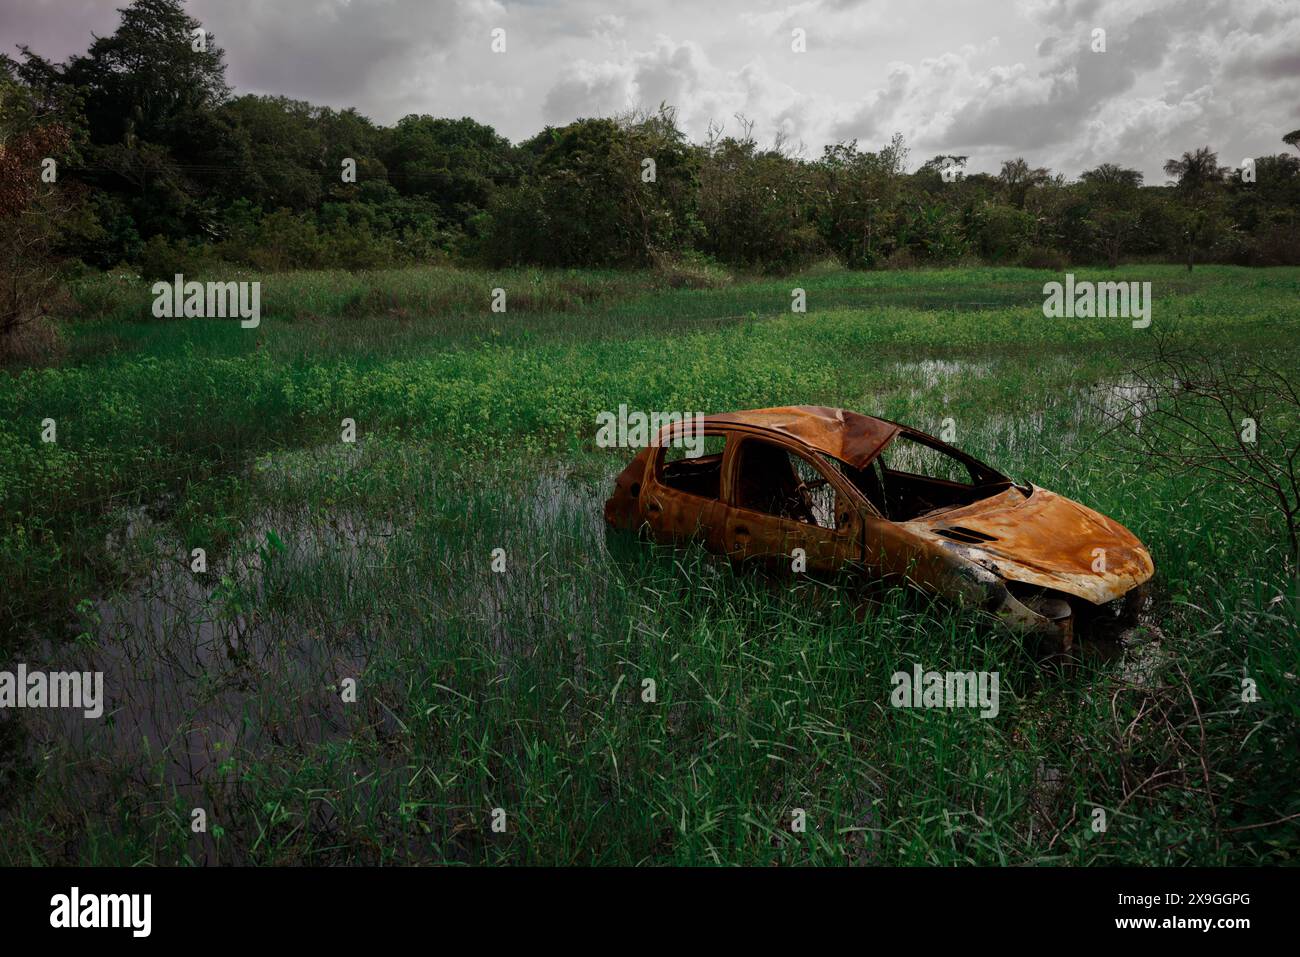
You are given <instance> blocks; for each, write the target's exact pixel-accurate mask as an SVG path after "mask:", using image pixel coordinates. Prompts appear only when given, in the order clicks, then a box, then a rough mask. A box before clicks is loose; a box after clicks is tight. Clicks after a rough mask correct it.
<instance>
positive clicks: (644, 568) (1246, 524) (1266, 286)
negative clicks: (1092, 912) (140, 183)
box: [0, 266, 1300, 864]
mask: <svg viewBox="0 0 1300 957" xmlns="http://www.w3.org/2000/svg"><path fill="white" fill-rule="evenodd" d="M1122 273H1123V275H1120V276H1112V275H1111V274H1108V273H1105V272H1097V273H1092V272H1090V271H1088V270H1078V271H1077V274H1078V275H1079V277H1080V278H1097V279H1111V278H1121V279H1126V280H1131V279H1145V280H1150V281H1151V283H1152V287H1153V294H1154V296H1155V302H1154V306H1153V309H1152V317H1153V327H1160V328H1176V329H1177V330H1178V334H1179V336H1180V337H1181V338H1182V339H1183V340H1185V341H1188V342H1194V343H1196V344H1198V347H1199V348H1203V349H1204V350H1206V351H1207V352H1209V351H1213V352H1215V353H1216V354H1225V353H1230V352H1233V351H1240V352H1243V353H1252V352H1254V353H1259V352H1263V353H1266V354H1268V355H1270V356H1271V357H1273V358H1274V359H1277V360H1279V361H1281V362H1283V363H1289V364H1290V365H1291V367H1292V368H1295V366H1296V360H1297V359H1300V335H1297V333H1298V332H1300V310H1298V309H1297V306H1296V303H1297V302H1298V301H1300V270H1297V269H1270V270H1245V269H1235V268H1229V267H1204V268H1197V270H1196V271H1195V272H1193V273H1190V274H1189V273H1187V272H1185V271H1184V270H1182V269H1179V268H1176V267H1161V266H1149V267H1140V268H1137V267H1135V268H1131V269H1125V270H1122ZM222 278H223V279H229V278H237V277H233V276H223V277H222ZM238 278H260V279H261V280H262V282H263V299H262V301H263V318H262V323H261V325H260V327H258V328H257V329H251V330H245V329H241V328H240V327H239V324H238V323H237V322H232V321H221V320H210V321H209V320H184V321H159V320H155V319H152V318H151V317H150V315H149V303H150V300H151V297H150V295H149V290H148V286H147V285H146V284H144V283H141V282H140V281H139V280H137V279H133V278H129V277H100V278H96V279H93V280H86V281H83V282H82V283H80V284H79V286H78V287H77V288H76V289H75V290H74V296H75V301H76V304H77V306H76V308H77V313H78V315H79V318H77V319H74V320H69V321H67V322H66V323H65V325H64V329H63V345H62V351H61V353H60V354H59V356H58V357H57V359H55V360H52V361H50V362H49V363H46V364H40V365H28V366H23V367H19V366H12V367H10V368H9V369H8V370H6V371H3V372H0V580H3V582H4V590H3V595H0V623H3V632H2V633H0V659H3V660H4V661H6V662H19V661H21V662H26V663H27V664H28V665H29V667H31V668H38V667H46V668H51V669H66V668H74V667H75V668H81V669H91V670H100V671H103V672H104V674H105V685H106V690H107V693H108V696H109V698H110V711H109V712H106V714H105V716H104V717H103V718H101V719H98V720H92V721H87V720H83V719H82V718H81V717H80V714H79V713H77V714H75V715H72V714H71V713H69V712H58V711H41V712H36V711H32V712H23V713H18V712H12V713H10V714H9V715H7V716H6V717H5V718H4V719H0V834H3V835H4V837H3V839H2V840H0V864H25V863H76V862H82V863H95V864H110V863H111V864H139V863H188V862H194V863H210V862H222V863H274V864H292V863H313V864H334V863H412V862H467V863H522V864H557V863H599V864H641V863H651V864H664V863H678V864H735V863H744V864H769V863H788V864H793V863H818V864H835V863H853V864H954V863H958V864H960V863H976V864H1023V863H1075V864H1182V863H1194V864H1251V863H1285V862H1293V861H1295V859H1296V856H1297V852H1298V851H1300V837H1298V836H1297V835H1298V834H1300V831H1298V830H1297V829H1298V828H1300V787H1298V786H1297V784H1296V782H1297V781H1300V733H1298V729H1300V725H1298V723H1297V719H1298V718H1300V682H1298V681H1297V678H1296V675H1297V674H1300V643H1298V642H1297V641H1296V614H1295V609H1296V607H1297V597H1296V595H1295V594H1294V592H1295V586H1294V583H1293V582H1292V581H1291V580H1290V579H1289V577H1288V575H1287V574H1286V571H1285V560H1286V553H1285V548H1284V546H1283V539H1282V532H1281V528H1280V522H1279V521H1278V520H1277V519H1276V518H1275V517H1274V516H1273V515H1271V514H1270V512H1269V510H1268V509H1267V507H1263V506H1260V505H1259V504H1257V503H1256V502H1255V501H1253V500H1251V499H1250V498H1248V497H1247V496H1246V495H1244V494H1243V493H1242V492H1241V490H1240V489H1237V488H1234V487H1232V486H1230V485H1227V484H1224V483H1222V482H1219V481H1217V480H1215V479H1214V478H1213V477H1212V476H1165V475H1161V474H1156V473H1154V472H1152V471H1150V470H1147V469H1142V468H1135V467H1131V466H1123V465H1121V464H1119V462H1118V460H1117V459H1115V458H1114V457H1113V456H1111V455H1110V454H1109V452H1110V451H1111V450H1110V448H1109V447H1108V444H1107V443H1108V441H1109V440H1108V439H1107V438H1105V437H1104V436H1102V434H1101V431H1102V424H1101V422H1100V417H1099V414H1098V412H1097V407H1098V404H1099V403H1101V404H1104V403H1105V401H1106V397H1107V395H1109V394H1110V393H1112V392H1113V391H1115V390H1117V389H1122V388H1123V386H1124V382H1125V374H1126V370H1128V369H1129V368H1131V366H1132V364H1133V363H1134V362H1135V361H1136V359H1137V357H1138V356H1139V355H1140V354H1141V353H1142V350H1143V349H1145V348H1146V339H1145V338H1144V337H1146V336H1148V335H1149V332H1150V331H1149V330H1139V329H1133V328H1132V327H1131V325H1130V323H1129V322H1127V321H1125V320H1117V319H1093V320H1089V319H1057V320H1052V319H1045V318H1044V317H1043V315H1042V312H1041V305H1042V301H1043V295H1042V286H1043V283H1044V282H1046V281H1049V280H1054V279H1059V278H1060V277H1059V276H1057V275H1053V274H1048V273H1042V272H1034V271H1030V270H1024V269H954V270H943V271H915V272H882V273H854V272H846V271H842V270H838V269H833V268H829V267H828V268H824V269H818V270H814V271H812V272H810V273H808V274H805V275H799V276H794V277H786V278H782V279H761V280H745V279H736V278H733V277H729V276H727V275H725V274H721V273H716V272H712V271H709V270H694V271H684V272H681V273H674V274H661V273H545V272H536V271H524V270H519V271H512V272H500V273H487V272H474V271H469V270H450V269H444V270H402V271H396V272H391V273H373V274H360V275H351V274H347V273H338V274H333V273H329V274H323V273H317V274H287V275H266V276H261V277H251V276H250V277H238ZM496 287H500V288H503V289H505V290H506V293H507V309H508V311H507V312H506V313H504V314H499V313H493V312H491V311H490V309H489V303H490V300H491V291H492V289H493V288H496ZM795 287H800V288H803V289H804V290H805V291H806V293H807V301H808V313H807V314H806V315H792V314H791V312H790V302H791V290H792V289H793V288H795ZM620 403H626V404H627V405H628V406H629V407H631V408H635V409H644V410H684V411H695V410H699V411H704V412H709V411H719V410H724V409H735V408H749V407H759V406H769V405H782V404H795V403H810V404H825V405H832V406H843V407H846V408H851V409H856V410H859V411H863V412H867V413H872V414H878V415H882V416H884V417H887V418H891V419H896V420H900V421H904V422H908V423H911V424H914V425H916V426H918V427H920V428H922V429H925V430H927V431H932V432H937V431H939V428H940V423H941V422H942V420H944V419H945V418H951V419H953V420H954V422H955V425H956V442H955V444H957V445H959V446H960V447H962V448H964V449H966V450H967V451H970V452H971V453H973V454H975V455H976V456H977V457H980V458H982V459H985V460H987V461H989V462H991V463H993V464H995V465H997V466H999V467H1000V468H1001V469H1002V470H1003V471H1005V472H1007V473H1009V474H1011V475H1012V476H1014V477H1016V478H1019V479H1027V480H1030V481H1033V482H1035V483H1037V484H1039V485H1043V486H1046V487H1048V488H1051V489H1053V490H1056V491H1058V492H1061V493H1063V494H1065V495H1068V496H1070V497H1073V498H1076V499H1078V500H1080V501H1082V502H1084V503H1085V504H1088V505H1090V506H1092V507H1094V508H1097V509H1099V510H1101V511H1103V512H1105V513H1107V514H1110V515H1112V516H1114V517H1115V518H1117V519H1118V520H1120V521H1121V522H1123V523H1124V524H1125V525H1127V526H1128V527H1129V528H1131V529H1132V530H1133V531H1134V532H1136V533H1137V534H1138V535H1139V537H1141V538H1142V539H1143V540H1144V541H1145V542H1146V543H1147V545H1148V547H1149V548H1150V550H1151V552H1152V555H1153V557H1154V559H1155V563H1156V567H1157V578H1156V581H1155V590H1154V602H1153V604H1152V607H1151V609H1150V614H1149V616H1148V617H1147V618H1146V619H1145V620H1144V622H1143V624H1142V626H1141V628H1140V629H1139V630H1138V632H1137V634H1136V635H1134V636H1132V639H1131V640H1130V641H1129V642H1128V643H1127V644H1125V646H1124V647H1122V648H1108V649H1107V648H1100V647H1099V648H1095V649H1093V648H1087V649H1085V651H1084V653H1083V654H1082V655H1081V657H1080V660H1079V661H1078V662H1076V663H1074V664H1072V665H1070V666H1069V667H1066V668H1046V667H1044V666H1043V665H1041V664H1040V663H1039V662H1037V661H1035V660H1034V658H1033V657H1032V656H1031V655H1029V654H1028V653H1027V652H1026V650H1025V649H1024V648H1023V646H1022V643H1021V642H1019V641H1017V639H1015V638H1014V637H1013V636H1011V635H1008V634H1005V633H1003V632H1000V631H998V630H996V629H992V628H990V627H989V626H988V625H987V623H985V622H983V621H980V620H978V619H977V618H975V617H974V616H972V615H971V614H970V613H963V612H961V611H960V610H955V609H951V608H947V607H942V606H932V605H930V604H927V603H926V602H925V601H924V600H922V599H920V598H918V597H917V596H915V595H913V594H910V593H908V592H906V591H904V590H901V589H899V590H894V591H891V592H889V593H887V594H885V595H884V596H883V597H882V598H881V599H880V600H879V602H877V603H871V604H866V605H864V604H863V603H862V602H861V601H859V600H858V596H857V594H856V592H854V591H853V590H851V589H846V588H845V587H843V585H842V584H841V585H835V584H818V583H814V582H809V581H773V580H769V579H767V578H761V577H756V576H754V575H751V574H748V573H738V572H735V571H733V570H732V569H731V568H730V567H729V566H726V565H723V564H719V563H718V562H716V561H713V560H711V559H709V558H708V557H707V556H705V555H703V554H701V553H699V552H697V551H690V550H687V551H669V550H663V549H642V550H637V551H634V552H633V553H632V555H631V557H630V558H626V559H624V560H621V561H615V560H614V559H613V558H612V557H611V555H610V553H609V551H608V549H607V547H606V542H605V537H604V530H603V522H602V519H601V507H602V504H603V501H604V499H605V497H606V496H607V495H608V493H609V490H610V487H611V484H612V479H613V476H614V475H615V474H616V473H617V472H618V471H619V470H620V469H621V468H622V466H623V465H624V464H625V463H626V461H627V459H628V458H629V457H630V455H631V452H630V451H628V450H607V449H599V448H596V447H595V443H594V437H595V430H596V418H595V417H596V414H597V413H598V412H600V411H603V410H614V409H617V408H618V406H619V404H620ZM45 419H53V420H54V421H55V423H56V425H57V442H54V443H43V442H41V431H42V422H43V420H45ZM344 419H352V420H354V421H355V426H356V441H355V442H351V443H349V442H344V441H342V421H343V420H344ZM195 548H203V549H205V551H206V556H207V570H206V571H205V572H201V573H199V572H194V571H192V570H191V554H192V550H193V549H195ZM495 549H504V554H505V570H504V571H503V572H495V571H493V569H492V555H493V552H494V550H495ZM913 662H920V663H921V664H922V665H923V667H924V668H926V669H927V670H940V671H944V670H962V671H965V670H994V671H997V672H999V674H1000V688H1001V707H1000V713H999V714H998V716H997V717H996V718H994V719H988V720H985V719H981V718H979V717H978V716H977V714H976V713H975V712H973V711H946V710H899V709H894V708H891V707H890V705H889V692H890V690H891V685H890V680H889V679H890V675H891V674H892V673H893V672H895V671H899V670H910V668H911V666H912V663H913ZM1243 676H1248V677H1249V678H1251V679H1252V680H1254V681H1255V682H1256V683H1257V686H1258V689H1259V700H1257V701H1255V702H1252V703H1245V702H1243V701H1242V695H1241V687H1242V678H1243ZM647 679H650V680H652V681H653V682H654V686H655V691H656V695H655V699H656V700H654V701H646V700H644V696H643V688H644V687H645V685H644V682H645V681H646V680H647ZM351 681H354V682H355V701H353V700H345V697H346V698H350V697H351V695H350V692H349V693H345V692H346V689H347V688H350V687H351V685H350V682H351ZM1097 808H1101V809H1104V811H1105V815H1106V828H1105V830H1104V831H1097V830H1094V828H1093V822H1094V820H1095V815H1094V809H1097ZM195 809H202V811H203V812H204V814H205V815H206V830H204V831H200V832H196V831H195V830H194V828H193V826H192V824H193V821H194V811H195ZM497 809H499V811H497ZM797 809H801V810H803V811H804V812H805V813H806V820H807V828H806V831H803V832H797V831H794V830H792V829H791V826H790V823H791V821H792V819H793V816H794V814H795V812H796V810H797ZM494 812H496V813H495V815H494ZM502 812H503V813H502ZM494 821H496V822H498V823H500V822H504V830H503V831H502V830H500V829H494V827H493V823H494Z"/></svg>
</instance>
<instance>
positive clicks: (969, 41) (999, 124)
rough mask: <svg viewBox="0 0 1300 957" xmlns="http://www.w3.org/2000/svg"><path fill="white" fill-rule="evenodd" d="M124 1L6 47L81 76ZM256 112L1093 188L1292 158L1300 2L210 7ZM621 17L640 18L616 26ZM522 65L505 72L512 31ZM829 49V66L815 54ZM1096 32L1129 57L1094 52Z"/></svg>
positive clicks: (312, 3) (1, 32) (367, 0)
mask: <svg viewBox="0 0 1300 957" xmlns="http://www.w3.org/2000/svg"><path fill="white" fill-rule="evenodd" d="M122 5H123V2H122V0H2V5H0V6H2V8H0V40H2V41H3V43H4V46H5V48H6V49H11V48H12V45H14V44H17V43H20V42H26V43H28V44H30V45H31V46H32V48H33V49H35V50H36V51H38V52H40V53H42V54H44V55H46V56H49V57H52V58H54V59H59V60H61V59H63V58H65V57H66V56H67V55H69V54H71V53H74V52H79V51H82V50H84V49H85V48H86V46H87V45H88V43H89V41H90V37H91V33H92V32H93V33H96V34H101V35H102V34H107V33H111V32H112V31H113V29H114V28H115V26H116V24H117V14H116V12H115V8H116V7H118V6H122ZM188 6H189V9H190V12H191V13H193V14H194V15H195V16H196V17H198V18H199V20H200V21H201V22H202V23H203V25H204V26H205V27H207V28H208V29H209V30H210V31H211V32H212V33H213V34H214V35H215V37H216V40H217V42H218V43H219V44H220V45H221V46H223V47H224V48H225V50H226V60H227V63H228V66H229V69H228V71H227V79H228V80H229V81H230V83H231V85H232V86H233V87H234V88H235V89H236V90H237V91H238V92H254V93H279V94H285V95H288V96H293V97H297V98H301V99H306V100H310V101H312V102H313V103H318V104H326V105H330V106H334V107H346V106H354V107H356V108H357V109H359V110H361V111H362V112H363V113H365V114H366V115H368V116H370V117H372V118H373V119H375V120H377V121H379V122H382V123H392V122H393V121H395V120H397V119H398V118H400V117H401V116H403V115H405V114H407V113H430V114H433V115H435V116H472V117H474V118H475V119H477V120H480V121H481V122H485V123H489V124H491V125H492V126H494V127H496V129H497V130H498V131H500V132H501V133H502V134H504V135H505V136H508V137H509V138H510V139H512V140H516V141H518V140H520V139H522V138H524V137H527V136H530V135H532V134H533V133H536V132H537V131H538V130H539V129H541V128H542V127H543V126H545V125H546V124H548V123H549V124H562V123H565V122H568V121H569V120H572V119H575V118H577V117H580V116H598V115H608V114H610V113H613V112H618V111H622V110H625V109H627V108H628V107H631V106H654V105H657V104H658V103H659V102H660V101H666V102H668V103H670V104H673V105H675V106H676V107H677V109H678V115H679V117H680V119H681V121H682V123H683V125H684V127H685V128H686V130H687V132H688V133H690V134H691V135H692V137H693V138H696V139H699V138H701V136H702V134H703V133H704V131H705V129H706V128H707V126H708V123H709V122H710V120H712V121H714V122H716V123H721V124H723V125H724V127H725V128H726V129H728V130H732V131H734V130H735V129H736V126H737V124H736V121H735V115H736V114H738V113H740V114H744V115H745V116H748V117H749V118H750V119H752V120H753V121H754V122H755V134H756V135H757V136H758V137H759V138H760V139H761V140H764V141H767V140H770V139H771V137H772V136H773V134H775V133H776V132H777V131H778V130H779V131H784V132H785V134H786V135H787V137H788V138H790V139H791V140H793V141H795V142H796V143H800V142H801V143H803V144H804V147H805V150H806V153H807V154H808V155H816V154H818V153H820V151H821V148H822V146H823V145H824V144H826V143H828V142H834V141H836V140H839V139H849V138H853V137H856V138H857V139H858V140H859V141H860V143H862V144H863V145H865V146H868V147H870V148H872V149H875V148H877V147H878V146H880V145H882V144H883V143H885V142H886V141H887V140H888V139H889V137H890V135H891V134H892V133H893V132H894V131H896V130H897V131H899V132H901V133H902V134H903V135H904V137H905V138H906V141H907V144H908V146H909V147H910V148H911V155H910V158H909V164H908V166H909V168H910V169H915V168H916V166H918V165H919V164H920V163H921V162H923V161H924V160H925V159H928V158H929V157H930V156H933V155H934V154H936V153H941V152H942V153H959V154H968V155H969V156H970V157H971V163H970V167H969V168H970V169H971V170H972V171H981V170H983V171H990V172H995V171H996V170H997V168H998V165H999V164H1000V162H1001V161H1002V160H1003V159H1007V158H1010V157H1012V156H1023V157H1024V158H1025V159H1027V160H1028V161H1029V162H1030V164H1031V165H1038V166H1047V167H1049V168H1051V169H1052V170H1054V171H1060V172H1064V173H1066V174H1067V175H1069V176H1075V175H1077V174H1078V173H1079V172H1080V171H1081V170H1084V169H1088V168H1090V167H1092V166H1095V165H1096V164H1098V163H1100V162H1106V161H1110V162H1119V163H1121V164H1123V165H1125V166H1132V167H1135V168H1137V169H1140V170H1142V171H1143V173H1144V174H1146V177H1147V182H1148V183H1161V182H1163V181H1164V176H1163V174H1162V173H1161V171H1160V168H1161V166H1162V165H1163V164H1164V161H1165V159H1167V158H1168V157H1170V156H1175V155H1178V154H1179V153H1181V152H1182V151H1183V150H1186V149H1191V148H1193V147H1196V146H1201V145H1205V144H1208V145H1210V146H1212V147H1213V148H1215V149H1216V150H1218V152H1219V158H1220V162H1222V163H1224V164H1225V165H1236V164H1237V163H1239V162H1240V161H1241V159H1242V158H1243V157H1247V156H1258V155H1261V154H1265V153H1278V152H1283V151H1285V150H1287V149H1288V147H1286V146H1284V145H1283V144H1282V142H1281V137H1282V135H1283V134H1284V133H1286V132H1288V131H1290V130H1293V129H1296V128H1298V127H1300V0H1118V2H1116V0H953V2H936V0H887V2H886V0H862V2H857V0H804V2H797V3H763V2H756V0H749V2H737V0H641V2H638V3H635V4H628V5H626V9H619V8H618V7H616V6H615V5H613V4H610V3H609V2H607V0H563V2H555V0H522V2H505V0H425V2H419V0H190V2H189V4H188ZM615 9H617V10H618V12H617V13H615V12H611V11H612V10H615ZM498 27H499V28H503V29H504V30H505V31H506V52H505V53H501V54H494V53H492V52H491V33H492V30H493V29H494V28H498ZM796 28H798V29H802V30H804V31H806V37H807V41H806V43H807V51H806V52H804V53H796V52H794V51H793V50H792V49H791V44H792V31H793V30H795V29H796ZM1094 29H1103V30H1105V31H1106V34H1105V42H1106V51H1105V52H1104V53H1094V52H1093V51H1092V49H1091V46H1092V43H1093V37H1092V32H1093V30H1094Z"/></svg>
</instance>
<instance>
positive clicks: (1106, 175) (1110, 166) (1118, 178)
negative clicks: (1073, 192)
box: [1079, 160, 1173, 189]
mask: <svg viewBox="0 0 1300 957" xmlns="http://www.w3.org/2000/svg"><path fill="white" fill-rule="evenodd" d="M1170 162H1171V163H1172V162H1173V160H1170ZM1166 171H1167V169H1166ZM1079 179H1081V180H1083V181H1084V182H1085V183H1089V184H1091V185H1095V186H1112V187H1121V188H1132V189H1136V188H1137V187H1139V186H1141V185H1142V171H1141V170H1136V169H1125V168H1124V167H1122V166H1116V165H1115V164H1114V163H1102V164H1101V165H1100V166H1098V167H1097V168H1096V169H1090V170H1088V171H1086V172H1084V173H1081V174H1080V175H1079Z"/></svg>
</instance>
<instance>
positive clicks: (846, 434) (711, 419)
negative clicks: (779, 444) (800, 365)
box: [704, 405, 900, 468]
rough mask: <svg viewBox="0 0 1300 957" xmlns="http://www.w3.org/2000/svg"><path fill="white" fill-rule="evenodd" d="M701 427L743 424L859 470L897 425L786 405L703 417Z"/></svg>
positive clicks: (895, 431)
mask: <svg viewBox="0 0 1300 957" xmlns="http://www.w3.org/2000/svg"><path fill="white" fill-rule="evenodd" d="M704 424H705V426H706V427H707V426H708V425H710V424H715V425H747V426H752V427H754V428H758V429H764V430H767V431H770V432H777V433H779V434H781V435H785V436H789V437H790V438H792V439H797V440H798V441H799V442H802V443H803V444H804V445H806V446H807V447H808V448H811V449H815V450H816V451H818V452H822V453H824V454H826V455H829V456H831V457H832V458H836V459H839V460H840V461H841V462H847V463H848V464H849V465H852V466H853V467H854V468H862V466H864V465H866V464H867V463H868V462H870V461H871V460H872V459H873V458H875V457H876V455H877V453H879V452H880V450H881V449H882V448H884V447H885V445H887V444H888V443H889V442H890V440H892V439H893V438H894V436H895V435H897V434H898V430H899V428H900V427H899V426H897V425H895V424H894V423H893V422H886V421H885V420H884V419H876V418H872V417H871V416H869V415H861V414H860V413H857V412H848V411H846V410H844V409H828V408H827V407H825V406H822V405H787V406H778V407H777V408H774V409H754V410H752V411H749V412H724V413H721V414H719V415H706V416H705V417H704Z"/></svg>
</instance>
